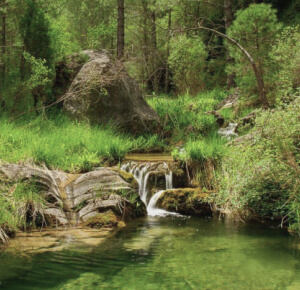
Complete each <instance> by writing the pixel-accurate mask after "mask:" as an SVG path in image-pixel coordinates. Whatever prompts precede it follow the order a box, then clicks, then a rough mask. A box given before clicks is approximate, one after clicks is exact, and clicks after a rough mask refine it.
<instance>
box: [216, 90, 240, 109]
mask: <svg viewBox="0 0 300 290" xmlns="http://www.w3.org/2000/svg"><path fill="white" fill-rule="evenodd" d="M239 98H240V91H239V88H236V89H235V91H234V93H233V94H230V95H229V96H228V97H227V98H226V99H225V100H224V101H222V102H221V103H219V104H218V105H217V110H222V109H226V108H232V107H235V106H236V105H237V103H238V100H239Z"/></svg>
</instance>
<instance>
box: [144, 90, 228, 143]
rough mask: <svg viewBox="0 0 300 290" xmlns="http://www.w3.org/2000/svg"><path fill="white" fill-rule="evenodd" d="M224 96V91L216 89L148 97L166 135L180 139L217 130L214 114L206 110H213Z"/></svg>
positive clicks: (175, 139)
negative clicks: (174, 95)
mask: <svg viewBox="0 0 300 290" xmlns="http://www.w3.org/2000/svg"><path fill="white" fill-rule="evenodd" d="M224 97H225V93H224V92H223V91H221V90H214V91H210V92H202V93H200V94H199V95H197V96H195V97H191V96H189V95H188V94H185V95H183V96H178V97H170V96H160V97H152V98H150V99H148V103H149V104H150V105H151V106H152V107H153V108H154V109H155V110H156V112H157V113H158V115H159V117H160V119H161V123H162V124H163V126H164V128H163V130H164V132H165V133H166V135H167V136H170V137H171V138H172V139H173V140H174V141H179V140H187V139H188V138H190V137H191V136H192V137H194V138H197V136H199V135H204V136H205V135H208V134H209V133H210V132H211V131H216V130H217V126H216V120H215V118H214V116H212V115H210V114H206V112H208V111H211V110H213V109H214V108H215V106H216V105H217V104H218V103H219V102H220V101H221V100H222V99H223V98H224Z"/></svg>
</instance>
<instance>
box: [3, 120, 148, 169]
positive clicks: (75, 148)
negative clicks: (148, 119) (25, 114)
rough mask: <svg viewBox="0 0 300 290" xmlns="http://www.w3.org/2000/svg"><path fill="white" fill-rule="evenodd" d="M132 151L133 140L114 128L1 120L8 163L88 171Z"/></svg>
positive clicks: (58, 122) (51, 122) (71, 123)
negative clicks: (27, 162) (38, 164)
mask: <svg viewBox="0 0 300 290" xmlns="http://www.w3.org/2000/svg"><path fill="white" fill-rule="evenodd" d="M141 143H142V142H141ZM142 145H143V144H141V146H142ZM132 147H134V140H133V139H132V138H130V137H129V136H126V135H122V134H120V133H116V132H115V130H114V129H113V128H111V127H106V128H99V127H91V126H89V125H87V124H83V123H74V122H71V121H70V120H69V119H68V118H66V117H64V116H59V117H56V118H53V119H50V120H46V119H43V118H42V117H39V118H37V119H35V120H33V121H31V122H24V121H23V122H17V123H11V122H9V121H7V120H6V119H3V118H2V119H1V120H0V159H2V160H5V161H7V162H19V161H25V160H27V159H30V158H32V159H33V161H34V162H36V163H44V164H46V165H47V166H48V167H50V168H59V169H62V170H66V171H71V172H76V171H86V170H89V169H90V168H91V167H92V166H97V165H100V164H101V162H102V161H103V160H115V161H118V160H121V159H122V158H123V157H124V156H125V154H126V153H127V152H129V151H130V149H131V148H132Z"/></svg>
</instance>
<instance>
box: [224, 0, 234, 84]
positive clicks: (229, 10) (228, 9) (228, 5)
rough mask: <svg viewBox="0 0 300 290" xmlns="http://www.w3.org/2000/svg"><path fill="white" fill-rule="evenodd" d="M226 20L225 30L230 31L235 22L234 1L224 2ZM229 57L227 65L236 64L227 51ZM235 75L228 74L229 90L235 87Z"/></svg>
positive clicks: (227, 0) (225, 0) (226, 0)
mask: <svg viewBox="0 0 300 290" xmlns="http://www.w3.org/2000/svg"><path fill="white" fill-rule="evenodd" d="M224 18H225V19H224V20H225V29H226V30H228V29H229V28H230V26H231V24H232V22H233V20H234V15H233V7H232V0H224ZM226 57H227V65H232V64H233V63H234V58H233V57H231V55H230V52H229V50H228V49H227V51H226ZM234 79H235V74H234V73H228V74H227V89H230V88H232V87H235V85H236V83H235V80H234Z"/></svg>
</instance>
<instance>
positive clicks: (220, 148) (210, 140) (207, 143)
mask: <svg viewBox="0 0 300 290" xmlns="http://www.w3.org/2000/svg"><path fill="white" fill-rule="evenodd" d="M226 142H227V140H224V139H222V138H221V137H220V136H218V135H217V134H212V135H209V136H207V137H206V138H202V139H198V140H189V141H187V142H186V144H185V149H184V150H182V151H179V150H178V149H175V150H173V152H172V155H173V157H174V159H175V160H176V159H178V160H182V161H186V160H192V161H199V162H202V163H203V162H205V161H207V160H212V161H220V160H221V159H222V157H223V156H224V155H225V153H226V151H227V150H226V146H225V144H226Z"/></svg>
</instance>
